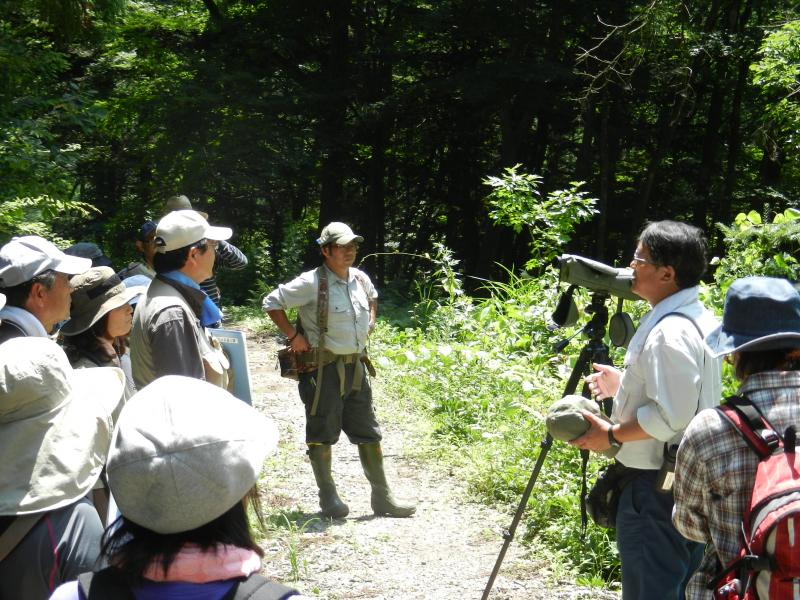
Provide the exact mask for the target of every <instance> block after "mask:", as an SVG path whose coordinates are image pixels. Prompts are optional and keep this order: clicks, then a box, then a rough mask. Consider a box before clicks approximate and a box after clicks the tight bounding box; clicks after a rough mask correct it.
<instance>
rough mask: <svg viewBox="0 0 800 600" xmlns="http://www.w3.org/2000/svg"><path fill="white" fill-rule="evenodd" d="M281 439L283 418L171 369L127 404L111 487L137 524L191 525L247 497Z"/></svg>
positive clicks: (172, 528)
mask: <svg viewBox="0 0 800 600" xmlns="http://www.w3.org/2000/svg"><path fill="white" fill-rule="evenodd" d="M93 370H98V369H93ZM277 445H278V429H277V427H276V426H275V423H274V422H272V421H271V420H270V419H268V418H267V417H265V416H263V415H262V414H260V413H259V412H258V411H256V410H255V409H254V408H253V407H251V406H250V405H248V404H245V403H244V402H242V401H241V400H238V399H236V398H234V397H233V396H232V395H231V394H229V393H228V392H226V391H225V390H223V389H222V388H220V387H217V386H215V385H212V384H210V383H208V382H206V381H202V380H200V379H194V378H192V377H183V376H181V375H165V376H164V377H159V378H158V379H156V380H155V381H153V382H152V383H151V384H149V385H148V386H146V387H144V388H143V389H141V390H140V391H139V392H137V393H136V394H135V395H134V396H133V397H132V398H131V399H130V400H128V402H127V404H126V405H125V408H124V409H123V411H122V414H121V415H120V417H119V426H118V427H117V431H116V433H115V434H114V440H113V442H112V444H111V446H112V447H111V452H110V455H109V458H108V467H107V472H108V485H109V487H110V488H111V492H112V493H113V494H114V498H115V499H116V501H117V505H118V506H119V510H120V512H121V513H122V514H123V516H124V517H125V518H127V519H129V520H131V521H133V522H134V523H136V524H137V525H141V526H142V527H146V528H147V529H150V530H151V531H155V532H156V533H161V534H169V533H178V532H181V531H190V530H192V529H196V528H198V527H200V526H201V525H205V524H206V523H210V522H211V521H213V520H214V519H216V518H217V517H220V516H222V515H223V514H225V512H227V511H228V510H230V509H231V508H232V507H233V506H234V505H235V504H236V503H237V502H240V501H241V499H242V498H243V497H244V496H245V495H246V494H247V492H248V491H249V490H250V489H251V488H252V487H253V485H255V483H256V481H257V480H258V476H259V474H260V473H261V468H262V466H263V464H264V459H265V458H266V457H267V455H268V454H271V453H272V452H274V450H275V448H276V447H277Z"/></svg>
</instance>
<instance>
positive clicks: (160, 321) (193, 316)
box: [130, 210, 232, 389]
mask: <svg viewBox="0 0 800 600" xmlns="http://www.w3.org/2000/svg"><path fill="white" fill-rule="evenodd" d="M231 234H232V231H231V230H230V229H229V228H227V227H212V226H211V225H209V224H208V222H207V221H206V220H205V219H204V218H203V217H202V216H201V215H200V214H198V213H197V212H195V211H193V210H176V211H173V212H171V213H169V214H168V215H166V216H165V217H164V218H163V219H161V221H160V222H159V223H158V227H157V228H156V235H155V244H156V254H155V257H154V261H153V263H154V266H155V270H156V273H157V275H156V278H155V279H154V280H153V282H152V283H151V284H150V287H149V288H148V289H147V295H146V296H145V297H144V298H143V299H142V300H140V301H139V303H138V304H137V306H136V311H135V312H134V315H133V327H132V329H131V337H130V343H131V363H132V366H133V378H134V382H135V383H136V387H137V389H142V388H143V387H144V386H146V385H147V384H148V383H150V382H151V381H153V380H154V379H156V378H158V377H161V376H162V375H185V376H187V377H195V378H197V379H205V380H206V381H209V382H211V383H214V384H217V385H221V386H223V387H224V386H225V385H226V375H227V373H226V372H227V368H228V364H227V360H226V358H225V356H224V355H223V353H222V352H221V349H220V347H219V344H218V343H216V340H214V339H213V338H212V337H211V335H210V334H209V333H208V331H207V330H206V327H208V326H209V325H211V324H212V323H216V322H217V321H219V320H220V313H219V308H218V307H217V306H216V305H215V304H214V303H213V302H212V301H211V300H210V299H209V298H208V296H207V295H206V294H205V293H204V292H203V291H202V290H201V289H200V285H199V284H200V282H201V281H203V280H205V279H207V278H208V277H209V275H210V274H211V270H212V269H213V266H214V253H215V248H216V246H217V244H218V242H219V241H220V240H226V239H228V238H229V237H230V236H231Z"/></svg>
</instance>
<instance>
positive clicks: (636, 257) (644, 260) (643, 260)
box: [631, 253, 661, 267]
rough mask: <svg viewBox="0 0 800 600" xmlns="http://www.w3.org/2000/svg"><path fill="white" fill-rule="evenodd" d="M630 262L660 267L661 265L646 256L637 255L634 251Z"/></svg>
mask: <svg viewBox="0 0 800 600" xmlns="http://www.w3.org/2000/svg"><path fill="white" fill-rule="evenodd" d="M631 262H632V263H636V264H637V265H653V266H654V267H660V266H661V265H660V264H658V263H657V262H655V261H652V260H649V259H647V258H642V257H641V256H639V255H638V254H635V253H634V255H633V258H632V259H631Z"/></svg>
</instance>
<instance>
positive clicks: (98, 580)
mask: <svg viewBox="0 0 800 600" xmlns="http://www.w3.org/2000/svg"><path fill="white" fill-rule="evenodd" d="M78 585H79V586H80V589H81V592H83V595H84V596H85V597H86V598H87V600H134V597H133V592H131V589H130V586H128V584H127V583H126V582H125V579H124V578H123V577H122V574H121V573H120V571H119V570H118V569H116V568H114V567H106V568H105V569H103V570H102V571H98V572H97V573H82V574H81V575H78Z"/></svg>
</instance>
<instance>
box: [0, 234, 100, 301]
mask: <svg viewBox="0 0 800 600" xmlns="http://www.w3.org/2000/svg"><path fill="white" fill-rule="evenodd" d="M91 266H92V261H91V260H90V259H88V258H81V257H79V256H69V255H68V254H64V253H63V252H62V251H61V250H59V249H58V248H56V247H55V246H54V245H53V244H52V243H51V242H48V241H47V240H46V239H44V238H40V237H39V236H37V235H26V236H23V237H15V238H13V239H12V240H11V241H10V242H8V243H7V244H6V245H5V246H3V247H2V248H0V287H6V288H7V287H14V286H15V285H19V284H21V283H25V282H26V281H30V280H31V279H33V278H34V277H36V275H38V274H39V273H42V272H44V271H47V270H49V269H52V270H53V271H57V272H59V273H65V274H66V275H77V274H78V273H83V272H84V271H87V270H89V269H90V268H91Z"/></svg>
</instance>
